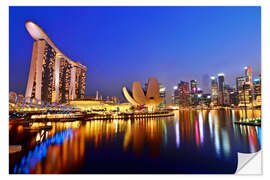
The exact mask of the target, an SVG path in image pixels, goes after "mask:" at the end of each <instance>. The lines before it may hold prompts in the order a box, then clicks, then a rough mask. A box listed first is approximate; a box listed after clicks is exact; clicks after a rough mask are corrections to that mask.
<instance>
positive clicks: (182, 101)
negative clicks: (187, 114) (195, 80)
mask: <svg viewBox="0 0 270 180" xmlns="http://www.w3.org/2000/svg"><path fill="white" fill-rule="evenodd" d="M178 91H179V106H180V107H188V106H189V83H188V82H184V81H181V82H180V83H179V84H178Z"/></svg>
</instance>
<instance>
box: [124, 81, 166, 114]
mask: <svg viewBox="0 0 270 180" xmlns="http://www.w3.org/2000/svg"><path fill="white" fill-rule="evenodd" d="M122 91H123V94H124V96H125V98H126V99H127V101H128V102H130V103H131V104H132V105H134V106H139V105H146V106H147V107H148V109H149V110H154V109H155V108H156V107H157V106H158V105H159V104H160V103H161V102H162V100H163V99H162V98H161V97H160V92H159V83H158V79H157V78H149V80H148V86H147V89H146V92H144V90H143V88H142V86H141V83H140V82H139V81H135V82H133V84H132V95H131V94H130V93H129V91H128V89H127V88H126V87H123V89H122Z"/></svg>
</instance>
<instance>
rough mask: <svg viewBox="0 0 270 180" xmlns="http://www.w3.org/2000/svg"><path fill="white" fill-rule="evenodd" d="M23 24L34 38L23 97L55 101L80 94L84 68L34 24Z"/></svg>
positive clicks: (84, 78)
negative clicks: (66, 54)
mask: <svg viewBox="0 0 270 180" xmlns="http://www.w3.org/2000/svg"><path fill="white" fill-rule="evenodd" d="M25 26H26V29H27V30H28V32H29V34H30V35H31V36H32V38H33V39H34V40H35V42H34V45H33V51H32V59H31V65H30V71H29V75H28V83H27V88H26V92H25V98H26V99H28V101H30V98H33V99H35V100H37V101H45V102H56V103H63V102H66V101H68V100H73V99H79V98H83V97H84V94H85V81H86V71H87V68H86V67H85V66H83V65H82V64H80V63H79V62H74V61H73V60H71V59H70V58H68V57H67V56H65V55H64V54H63V53H62V52H61V51H60V50H59V49H58V48H57V47H56V46H55V45H54V43H53V42H52V41H51V40H50V38H49V37H48V35H47V34H46V33H45V32H44V31H43V30H42V29H41V28H40V27H39V26H38V25H37V24H35V23H34V22H32V21H27V22H26V23H25Z"/></svg>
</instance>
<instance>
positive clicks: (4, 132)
mask: <svg viewBox="0 0 270 180" xmlns="http://www.w3.org/2000/svg"><path fill="white" fill-rule="evenodd" d="M269 2H270V0H0V8H1V11H0V17H1V28H0V31H1V33H0V35H1V67H2V69H1V71H0V73H1V76H0V77H1V88H0V91H1V93H0V95H1V108H0V110H1V118H0V121H1V125H0V127H1V129H0V133H1V148H0V149H1V153H0V155H1V158H0V159H1V166H0V171H1V179H5V178H14V179H21V178H22V179H32V178H35V179H36V178H41V179H43V178H44V179H45V178H46V179H48V178H59V177H58V176H52V175H46V176H35V175H26V176H17V175H8V147H7V145H8V121H7V120H8V114H7V113H8V69H9V66H8V59H9V51H8V47H9V46H8V41H9V36H8V23H9V19H8V6H10V5H11V6H14V5H16V6H29V5H30V6H99V5H101V6H102V5H103V6H111V5H113V6H133V5H134V6H138V5H139V6H148V5H154V6H262V84H263V89H262V92H263V108H262V114H263V119H262V120H263V127H262V130H263V131H262V132H263V138H262V142H263V147H262V149H263V151H264V152H265V153H263V156H262V157H263V159H262V161H263V174H264V175H263V176H221V175H211V176H208V175H188V176H187V175H160V176H158V175H157V176H153V175H151V176H149V175H140V176H135V175H120V176H106V175H92V176H87V175H72V176H64V177H63V178H70V179H71V178H72V179H74V178H85V179H86V178H87V179H89V178H91V179H92V178H94V179H95V178H97V179H108V178H109V179H117V180H119V179H129V180H132V179H134V180H135V179H136V180H137V179H138V178H145V179H146V178H147V179H149V178H155V179H157V180H158V179H165V178H172V179H179V178H191V179H201V178H207V179H209V180H210V179H217V178H221V179H223V178H224V179H225V178H226V179H227V178H237V179H239V178H243V179H249V178H252V179H253V180H254V179H257V178H267V179H269V177H267V176H269V175H270V171H269V170H268V168H269V167H270V166H269V160H270V158H269V157H270V155H269V142H267V141H268V138H267V137H269V133H270V130H269V128H270V114H269V113H267V111H269V108H270V88H269V87H270V83H268V81H270V77H269V76H270V71H269V70H268V69H269V68H270V56H269V52H270V43H269V42H270V41H269V40H270V39H269V37H270V35H269V34H270V28H269V27H270V26H269V23H270V8H269V7H270V5H269ZM179 176H181V177H179Z"/></svg>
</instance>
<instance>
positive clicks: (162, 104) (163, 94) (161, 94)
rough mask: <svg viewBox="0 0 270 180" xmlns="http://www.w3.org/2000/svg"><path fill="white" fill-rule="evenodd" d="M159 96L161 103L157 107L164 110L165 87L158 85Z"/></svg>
mask: <svg viewBox="0 0 270 180" xmlns="http://www.w3.org/2000/svg"><path fill="white" fill-rule="evenodd" d="M159 94H160V97H161V98H162V102H161V104H160V105H158V107H159V108H161V109H162V108H166V87H165V86H164V85H163V84H159Z"/></svg>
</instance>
